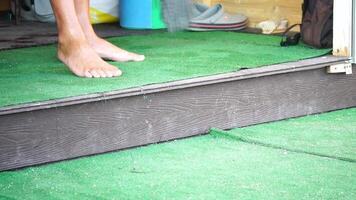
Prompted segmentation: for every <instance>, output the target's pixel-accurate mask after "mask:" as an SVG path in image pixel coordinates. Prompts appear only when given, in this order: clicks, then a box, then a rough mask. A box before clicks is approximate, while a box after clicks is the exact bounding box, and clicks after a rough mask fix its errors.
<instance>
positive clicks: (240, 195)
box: [0, 109, 356, 200]
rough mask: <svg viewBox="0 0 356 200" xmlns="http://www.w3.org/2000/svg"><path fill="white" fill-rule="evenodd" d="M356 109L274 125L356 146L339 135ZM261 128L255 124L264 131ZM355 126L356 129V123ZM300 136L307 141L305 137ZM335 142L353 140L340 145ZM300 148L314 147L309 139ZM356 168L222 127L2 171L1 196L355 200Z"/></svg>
mask: <svg viewBox="0 0 356 200" xmlns="http://www.w3.org/2000/svg"><path fill="white" fill-rule="evenodd" d="M354 112H355V109H350V110H343V111H338V112H335V113H327V114H323V115H316V116H313V117H305V118H299V119H294V120H292V121H289V120H288V121H283V122H277V123H271V124H270V125H273V124H274V129H275V132H276V133H279V134H281V135H283V134H284V133H285V131H284V130H285V129H286V128H287V129H288V125H291V124H293V126H298V127H299V128H301V127H303V129H300V130H301V131H302V132H303V133H305V132H306V131H304V129H306V130H308V131H309V132H310V138H313V139H309V140H311V141H317V140H318V139H319V138H321V139H323V140H326V139H327V137H328V136H331V132H333V133H334V134H335V136H333V137H331V138H329V141H330V144H332V145H333V148H334V149H335V148H341V149H345V148H346V147H348V148H354V147H350V146H349V145H346V146H345V147H343V145H344V144H345V143H347V138H345V137H343V135H342V134H339V133H340V132H343V131H344V129H345V126H338V124H339V123H340V121H343V120H350V119H355V117H351V118H350V115H352V114H353V113H354ZM353 116H355V115H353ZM327 119H329V123H327V124H326V123H324V122H325V120H327ZM309 121H312V122H313V123H308V122H309ZM317 121H320V123H317ZM292 122H293V123H292ZM353 122H354V121H353ZM304 123H305V124H304ZM331 124H333V125H331ZM325 125H326V126H327V127H332V130H329V131H330V132H327V133H326V134H327V136H323V135H321V133H322V132H324V131H325ZM260 126H263V125H259V126H252V127H249V129H250V130H251V131H252V129H254V128H255V129H256V130H260V129H261V128H260ZM349 128H350V126H347V127H346V129H348V130H349V131H350V132H351V133H352V134H356V132H355V129H354V127H351V129H349ZM241 130H247V129H245V128H244V129H241ZM267 130H268V129H267ZM314 132H318V134H314ZM248 133H250V132H248ZM267 133H268V132H267ZM272 136H273V135H272ZM287 137H289V135H287ZM299 137H300V138H299ZM293 138H294V139H298V138H299V139H300V140H302V139H304V138H305V135H304V134H296V136H295V137H293ZM340 138H341V139H340ZM299 139H298V140H299ZM266 140H267V141H268V138H267V139H266ZM334 140H337V141H340V140H344V141H345V143H337V144H334V143H333V141H334ZM325 142H326V141H325ZM298 147H300V148H306V149H308V148H309V146H308V143H302V144H301V145H299V146H298ZM351 150H352V149H350V150H347V151H340V154H339V155H341V156H343V153H344V152H350V151H351ZM346 154H348V153H346ZM355 171H356V163H355V162H348V161H342V160H339V159H333V158H326V157H321V156H315V155H310V154H307V153H296V152H291V151H288V150H284V149H276V148H270V147H266V146H261V145H258V144H257V145H256V144H251V143H247V142H242V141H241V140H236V138H235V136H234V135H233V134H226V133H224V132H219V131H216V130H215V131H212V132H211V133H210V134H209V135H205V136H200V137H194V138H188V139H183V140H178V141H172V142H168V143H163V144H156V145H149V146H146V147H141V148H135V149H130V150H126V151H120V152H115V153H108V154H103V155H98V156H92V157H86V158H80V159H76V160H71V161H64V162H60V163H56V164H49V165H44V166H41V167H31V168H26V169H23V170H19V171H12V172H2V173H0V199H134V200H136V199H156V200H160V199H172V200H174V199H194V200H199V199H203V200H208V199H226V200H231V199H273V200H276V199H297V200H302V199H307V200H310V199H350V200H353V199H355V198H356V173H355Z"/></svg>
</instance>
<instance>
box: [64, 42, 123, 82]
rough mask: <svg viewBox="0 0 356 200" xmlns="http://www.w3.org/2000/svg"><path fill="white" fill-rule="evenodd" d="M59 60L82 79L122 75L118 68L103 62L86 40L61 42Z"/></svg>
mask: <svg viewBox="0 0 356 200" xmlns="http://www.w3.org/2000/svg"><path fill="white" fill-rule="evenodd" d="M58 58H59V59H60V60H61V61H62V62H63V63H64V64H65V65H67V66H68V68H69V69H70V70H71V71H72V72H73V73H74V74H75V75H77V76H80V77H87V78H105V77H115V76H120V75H121V74H122V72H121V71H120V70H119V69H118V68H117V67H115V66H113V65H110V64H108V63H106V62H105V61H103V60H102V59H101V58H100V57H99V56H98V55H97V53H96V52H95V51H94V50H93V49H92V48H91V47H90V45H89V44H88V43H87V42H86V41H85V40H84V41H81V40H76V41H66V42H65V43H63V42H59V43H58Z"/></svg>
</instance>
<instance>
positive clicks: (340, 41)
mask: <svg viewBox="0 0 356 200" xmlns="http://www.w3.org/2000/svg"><path fill="white" fill-rule="evenodd" d="M351 33H352V0H334V39H333V54H334V55H335V56H348V57H351V49H352V45H351V44H352V34H351Z"/></svg>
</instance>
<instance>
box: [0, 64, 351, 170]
mask: <svg viewBox="0 0 356 200" xmlns="http://www.w3.org/2000/svg"><path fill="white" fill-rule="evenodd" d="M354 70H356V67H354ZM354 106H356V75H350V76H346V75H344V74H326V72H325V68H318V69H311V70H306V71H297V72H291V73H285V74H276V75H268V76H262V77H255V78H249V79H242V80H236V81H229V82H222V83H216V84H209V85H205V86H198V87H189V88H184V89H177V90H171V91H162V92H157V93H151V94H147V95H137V96H130V97H123V98H116V99H109V100H102V101H97V102H91V103H83V104H76V105H70V106H64V107H58V108H50V109H42V110H36V111H30V112H22V113H15V114H8V115H2V116H0V170H7V169H14V168H19V167H24V166H29V165H35V164H41V163H47V162H52V161H58V160H64V159H70V158H75V157H80V156H85V155H92V154H98V153H103V152H108V151H114V150H118V149H125V148H129V147H134V146H140V145H146V144H150V143H156V142H162V141H167V140H172V139H177V138H182V137H187V136H192V135H198V134H203V133H206V132H207V131H208V130H209V128H211V127H216V128H221V129H230V128H234V127H241V126H247V125H252V124H257V123H263V122H269V121H275V120H280V119H285V118H290V117H296V116H302V115H309V114H313V113H320V112H325V111H330V110H335V109H341V108H347V107H354Z"/></svg>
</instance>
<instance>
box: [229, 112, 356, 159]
mask: <svg viewBox="0 0 356 200" xmlns="http://www.w3.org/2000/svg"><path fill="white" fill-rule="evenodd" d="M225 133H226V134H228V135H231V136H235V137H237V139H242V140H245V141H248V142H251V143H261V144H264V145H266V146H272V147H276V148H282V149H289V150H293V151H297V152H299V151H305V152H309V153H312V154H318V155H323V156H328V157H335V158H339V159H344V160H352V161H354V162H356V108H353V109H348V110H341V111H335V112H331V113H326V114H321V115H312V116H307V117H302V118H296V119H289V120H284V121H280V122H274V123H267V124H260V125H256V126H251V127H245V128H238V129H233V130H231V131H228V132H225Z"/></svg>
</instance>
